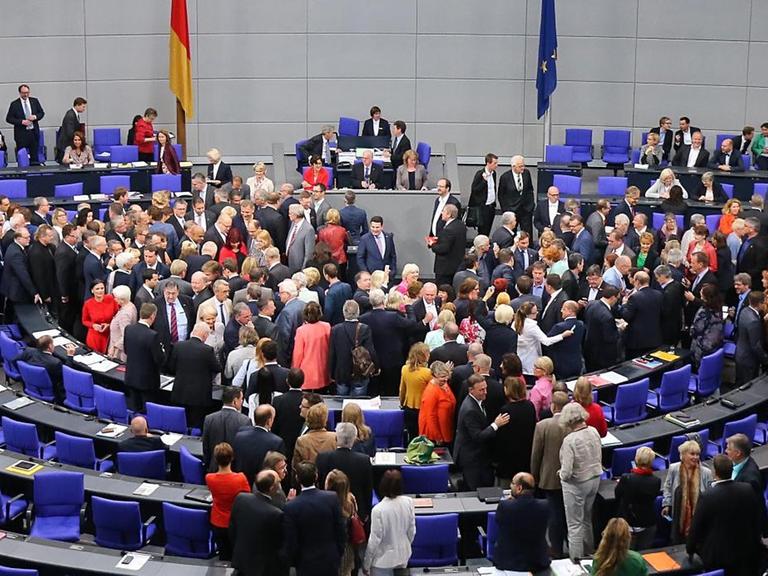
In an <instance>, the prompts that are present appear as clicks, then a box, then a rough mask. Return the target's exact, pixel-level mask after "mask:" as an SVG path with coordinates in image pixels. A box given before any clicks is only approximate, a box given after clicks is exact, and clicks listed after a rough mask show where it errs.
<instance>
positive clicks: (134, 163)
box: [131, 160, 149, 168]
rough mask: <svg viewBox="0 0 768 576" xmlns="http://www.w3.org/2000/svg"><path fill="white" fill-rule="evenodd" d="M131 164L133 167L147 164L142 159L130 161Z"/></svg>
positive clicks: (141, 166) (142, 166)
mask: <svg viewBox="0 0 768 576" xmlns="http://www.w3.org/2000/svg"><path fill="white" fill-rule="evenodd" d="M131 166H133V167H134V168H144V167H145V166H149V164H147V163H146V162H144V161H143V160H139V161H138V162H131Z"/></svg>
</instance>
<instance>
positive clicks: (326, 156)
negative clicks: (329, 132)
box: [323, 139, 331, 164]
mask: <svg viewBox="0 0 768 576" xmlns="http://www.w3.org/2000/svg"><path fill="white" fill-rule="evenodd" d="M323 160H324V161H325V163H326V164H330V163H331V151H330V149H329V148H328V140H325V139H323Z"/></svg>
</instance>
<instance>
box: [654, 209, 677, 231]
mask: <svg viewBox="0 0 768 576" xmlns="http://www.w3.org/2000/svg"><path fill="white" fill-rule="evenodd" d="M675 224H677V228H678V230H682V229H683V225H684V224H685V217H684V216H683V215H682V214H675ZM651 226H652V227H653V229H654V230H658V229H659V228H661V227H662V226H664V213H663V212H654V213H653V217H652V222H651Z"/></svg>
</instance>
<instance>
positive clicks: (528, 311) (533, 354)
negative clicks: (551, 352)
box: [514, 302, 573, 385]
mask: <svg viewBox="0 0 768 576" xmlns="http://www.w3.org/2000/svg"><path fill="white" fill-rule="evenodd" d="M538 314H539V308H538V306H536V303H535V302H525V303H524V304H522V305H521V306H520V308H518V310H517V313H516V314H515V323H514V328H515V332H517V355H518V356H519V357H520V362H521V363H522V364H523V376H524V377H525V381H526V383H529V384H531V385H533V383H534V376H533V363H534V362H536V359H537V358H538V357H539V356H541V347H542V345H543V346H552V344H557V343H558V342H560V341H561V340H563V338H568V337H570V336H573V332H571V331H570V330H566V331H565V332H562V333H561V334H558V335H557V336H552V337H549V336H547V335H546V334H544V332H542V330H541V328H539V325H538V324H537V323H536V317H537V316H538Z"/></svg>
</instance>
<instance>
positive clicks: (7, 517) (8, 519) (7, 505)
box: [5, 492, 29, 522]
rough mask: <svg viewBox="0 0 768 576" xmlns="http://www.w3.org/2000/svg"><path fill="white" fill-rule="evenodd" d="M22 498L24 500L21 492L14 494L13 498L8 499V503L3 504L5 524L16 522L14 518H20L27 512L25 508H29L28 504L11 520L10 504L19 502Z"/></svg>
mask: <svg viewBox="0 0 768 576" xmlns="http://www.w3.org/2000/svg"><path fill="white" fill-rule="evenodd" d="M22 498H24V493H23V492H22V493H21V494H16V496H14V497H13V498H9V499H8V501H7V502H6V503H5V521H6V522H11V521H12V520H16V518H18V517H19V516H21V515H22V514H24V513H25V512H26V511H27V508H29V504H28V505H27V507H26V508H24V510H22V511H21V512H19V513H18V514H16V516H14V517H13V518H11V504H13V503H14V502H16V501H17V500H21V499H22Z"/></svg>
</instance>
